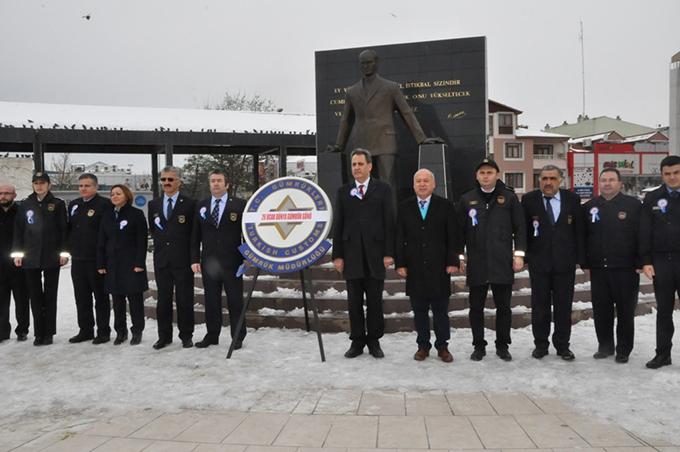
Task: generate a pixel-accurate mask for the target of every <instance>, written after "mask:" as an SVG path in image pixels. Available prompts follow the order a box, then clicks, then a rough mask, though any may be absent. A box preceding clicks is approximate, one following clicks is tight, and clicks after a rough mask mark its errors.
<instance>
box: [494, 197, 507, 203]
mask: <svg viewBox="0 0 680 452" xmlns="http://www.w3.org/2000/svg"><path fill="white" fill-rule="evenodd" d="M496 201H498V204H505V196H503V195H500V196H498V197H497V198H496Z"/></svg>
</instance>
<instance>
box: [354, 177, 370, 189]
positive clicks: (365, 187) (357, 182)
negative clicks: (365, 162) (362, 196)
mask: <svg viewBox="0 0 680 452" xmlns="http://www.w3.org/2000/svg"><path fill="white" fill-rule="evenodd" d="M370 180H371V176H368V179H366V180H365V181H364V182H359V181H358V180H356V179H354V184H355V185H356V187H357V190H358V189H359V185H363V186H364V193H366V190H368V183H369V182H370Z"/></svg>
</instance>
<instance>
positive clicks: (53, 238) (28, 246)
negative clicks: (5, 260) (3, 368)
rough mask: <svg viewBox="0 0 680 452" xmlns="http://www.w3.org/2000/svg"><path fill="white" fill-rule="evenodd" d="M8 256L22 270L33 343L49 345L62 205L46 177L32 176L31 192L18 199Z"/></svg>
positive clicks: (62, 240)
mask: <svg viewBox="0 0 680 452" xmlns="http://www.w3.org/2000/svg"><path fill="white" fill-rule="evenodd" d="M14 225H15V226H14V243H13V246H12V249H13V251H12V257H13V258H14V265H16V266H17V267H21V268H23V269H24V273H25V275H26V285H27V286H28V296H29V298H30V300H31V311H32V312H33V329H34V332H35V340H34V341H33V345H50V344H52V336H54V335H55V334H56V333H57V291H58V289H59V268H60V267H61V266H63V265H66V263H67V262H68V259H69V254H68V252H67V251H66V233H67V228H68V226H67V224H66V205H65V204H64V201H62V200H61V199H59V198H55V197H54V195H52V192H50V178H49V176H48V175H47V173H44V172H42V171H38V172H36V173H35V174H34V175H33V193H32V194H31V195H29V196H28V198H26V199H25V200H24V201H22V202H21V206H20V207H19V211H18V212H17V216H16V220H15V223H14Z"/></svg>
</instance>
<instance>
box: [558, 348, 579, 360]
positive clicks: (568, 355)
mask: <svg viewBox="0 0 680 452" xmlns="http://www.w3.org/2000/svg"><path fill="white" fill-rule="evenodd" d="M557 354H558V355H560V357H561V358H562V359H563V360H565V361H573V360H575V359H576V356H574V354H573V353H572V351H571V350H569V349H568V348H567V349H565V350H561V351H559V352H557Z"/></svg>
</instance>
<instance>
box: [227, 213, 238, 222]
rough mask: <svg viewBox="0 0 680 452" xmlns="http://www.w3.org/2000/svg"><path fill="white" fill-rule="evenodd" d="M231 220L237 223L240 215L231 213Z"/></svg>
mask: <svg viewBox="0 0 680 452" xmlns="http://www.w3.org/2000/svg"><path fill="white" fill-rule="evenodd" d="M229 219H230V220H231V221H236V220H238V213H237V212H231V213H230V214H229Z"/></svg>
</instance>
